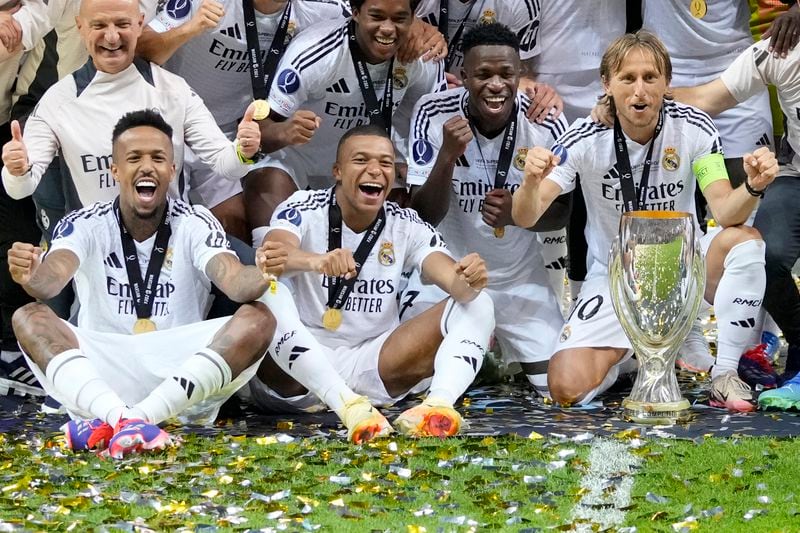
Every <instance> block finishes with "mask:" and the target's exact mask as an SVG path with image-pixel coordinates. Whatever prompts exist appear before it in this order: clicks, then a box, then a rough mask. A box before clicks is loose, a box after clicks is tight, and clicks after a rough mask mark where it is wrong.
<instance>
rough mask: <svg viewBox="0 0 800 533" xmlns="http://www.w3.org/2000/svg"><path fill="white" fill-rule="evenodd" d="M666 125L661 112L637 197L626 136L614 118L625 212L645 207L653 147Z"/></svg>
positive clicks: (615, 147) (615, 144)
mask: <svg viewBox="0 0 800 533" xmlns="http://www.w3.org/2000/svg"><path fill="white" fill-rule="evenodd" d="M663 125H664V113H663V112H662V111H661V110H659V112H658V122H657V123H656V129H655V131H654V132H653V139H652V140H651V141H650V146H649V147H648V148H647V157H646V158H645V160H644V166H643V167H642V179H640V180H639V195H638V196H637V195H636V187H635V186H634V184H633V171H632V170H631V160H630V158H629V157H628V146H627V144H625V134H624V133H623V132H622V126H621V125H620V123H619V119H618V118H616V117H615V118H614V151H616V153H617V170H619V174H620V177H619V184H620V187H621V189H622V203H623V205H622V208H623V211H638V210H639V209H640V208H641V206H643V205H644V201H645V199H646V198H647V185H648V182H649V181H650V166H651V164H652V157H653V146H655V144H656V140H658V134H659V133H661V128H662V127H663Z"/></svg>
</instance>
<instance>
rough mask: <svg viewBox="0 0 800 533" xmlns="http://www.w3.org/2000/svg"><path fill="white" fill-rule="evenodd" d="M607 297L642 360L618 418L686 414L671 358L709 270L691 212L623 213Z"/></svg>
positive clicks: (647, 419) (662, 419) (646, 419)
mask: <svg viewBox="0 0 800 533" xmlns="http://www.w3.org/2000/svg"><path fill="white" fill-rule="evenodd" d="M608 276H609V282H610V286H611V301H612V303H613V305H614V311H615V312H616V313H617V317H618V318H619V321H620V323H621V324H622V329H623V330H624V331H625V334H626V335H627V336H628V339H630V342H631V345H632V346H633V349H634V351H635V352H636V356H637V358H638V360H639V373H638V374H637V376H636V381H635V382H634V384H633V390H632V391H631V394H630V396H628V397H627V398H625V400H624V401H623V402H622V408H623V417H624V418H625V419H627V420H631V421H634V422H643V423H650V424H669V423H675V422H677V421H681V420H685V419H687V418H688V416H689V402H688V401H687V400H686V399H685V398H683V396H682V395H681V390H680V387H679V386H678V379H677V378H676V377H675V358H676V357H677V355H678V349H679V348H680V346H681V344H682V343H683V341H684V340H685V339H686V336H687V334H688V333H689V330H690V329H691V327H692V323H693V322H694V320H695V318H696V317H697V312H698V310H699V308H700V303H701V301H702V298H703V291H704V288H705V281H706V271H705V264H704V261H703V256H702V254H701V252H700V246H699V243H698V242H697V241H696V240H695V232H694V222H693V219H692V215H690V214H689V213H682V212H677V211H632V212H627V213H623V215H622V217H621V218H620V222H619V235H618V236H617V240H616V241H614V243H613V246H612V247H611V253H610V256H609V271H608Z"/></svg>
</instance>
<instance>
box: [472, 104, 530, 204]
mask: <svg viewBox="0 0 800 533" xmlns="http://www.w3.org/2000/svg"><path fill="white" fill-rule="evenodd" d="M518 113H519V107H518V106H517V104H514V111H513V112H512V113H511V120H509V122H508V124H507V125H506V130H505V133H503V144H502V145H501V146H500V155H499V156H498V158H497V169H496V170H495V173H494V188H495V189H502V188H504V187H505V185H506V180H507V179H508V170H509V169H510V168H511V160H512V159H513V158H514V146H515V144H516V142H517V114H518ZM464 115H465V116H466V117H467V122H469V127H470V129H471V130H472V138H473V140H474V141H475V144H477V145H478V152H480V154H481V157H482V158H483V160H484V162H486V161H487V160H486V157H485V156H484V155H483V150H482V149H481V143H480V142H479V141H478V130H477V128H476V127H475V123H474V122H473V120H472V116H471V115H470V113H469V99H467V100H466V105H465V106H464Z"/></svg>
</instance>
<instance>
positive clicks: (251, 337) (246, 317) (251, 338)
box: [209, 302, 275, 376]
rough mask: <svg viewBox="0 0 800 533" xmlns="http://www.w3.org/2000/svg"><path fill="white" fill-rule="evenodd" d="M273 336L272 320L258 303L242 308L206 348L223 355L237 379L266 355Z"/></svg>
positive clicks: (269, 314)
mask: <svg viewBox="0 0 800 533" xmlns="http://www.w3.org/2000/svg"><path fill="white" fill-rule="evenodd" d="M274 333H275V317H274V316H273V315H272V313H271V312H270V311H269V309H267V307H266V306H265V305H264V304H262V303H261V302H253V303H249V304H245V305H242V306H241V307H239V309H238V310H237V311H236V313H235V314H234V315H233V316H232V317H231V319H230V320H229V321H228V322H227V323H226V324H225V325H224V326H223V327H222V328H221V329H220V330H219V332H217V334H216V335H215V336H214V340H213V341H211V345H210V346H209V347H210V348H211V349H212V350H214V351H216V352H217V353H219V354H220V355H222V356H223V357H224V358H225V360H226V361H227V362H228V364H229V365H230V366H231V370H232V371H233V374H234V375H235V376H236V375H238V374H239V373H240V372H241V371H242V370H244V369H246V368H248V367H250V366H252V365H254V364H255V363H257V362H258V361H259V359H261V358H262V357H263V356H264V354H265V353H266V352H267V348H268V347H269V343H270V341H271V340H272V335H273V334H274Z"/></svg>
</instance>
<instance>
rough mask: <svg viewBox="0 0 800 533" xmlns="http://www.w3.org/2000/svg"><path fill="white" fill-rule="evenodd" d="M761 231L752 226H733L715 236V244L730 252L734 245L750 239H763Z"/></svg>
mask: <svg viewBox="0 0 800 533" xmlns="http://www.w3.org/2000/svg"><path fill="white" fill-rule="evenodd" d="M762 240H763V239H762V237H761V233H760V232H759V231H758V230H757V229H756V228H753V227H751V226H743V225H742V226H731V227H729V228H725V229H724V230H722V231H721V232H720V233H719V235H717V236H716V237H714V241H715V244H717V245H718V246H721V247H722V249H723V250H724V251H725V252H726V253H728V252H730V251H731V250H732V249H733V248H734V247H736V246H738V245H740V244H743V243H746V242H748V241H762Z"/></svg>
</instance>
